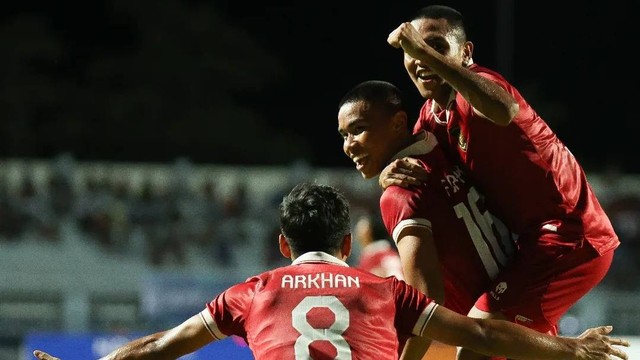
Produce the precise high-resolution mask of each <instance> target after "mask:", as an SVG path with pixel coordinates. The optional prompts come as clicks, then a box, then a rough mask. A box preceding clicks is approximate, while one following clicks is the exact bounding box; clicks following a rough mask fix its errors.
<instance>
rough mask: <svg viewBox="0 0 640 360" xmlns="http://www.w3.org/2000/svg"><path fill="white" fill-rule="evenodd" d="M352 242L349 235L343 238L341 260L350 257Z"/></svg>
mask: <svg viewBox="0 0 640 360" xmlns="http://www.w3.org/2000/svg"><path fill="white" fill-rule="evenodd" d="M352 241H353V239H352V237H351V233H349V234H347V235H345V236H344V240H343V241H342V260H346V259H347V258H348V257H349V255H351V249H352V246H351V245H352V244H351V242H352Z"/></svg>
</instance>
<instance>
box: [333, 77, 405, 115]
mask: <svg viewBox="0 0 640 360" xmlns="http://www.w3.org/2000/svg"><path fill="white" fill-rule="evenodd" d="M358 101H364V102H367V103H369V104H371V105H373V106H379V107H380V108H381V109H382V110H384V111H385V112H386V113H388V114H389V115H393V114H395V113H397V112H398V111H406V110H405V104H404V101H403V100H402V92H401V91H400V89H398V87H397V86H395V85H393V84H391V83H389V82H386V81H381V80H367V81H363V82H361V83H360V84H358V85H356V86H354V87H353V88H351V90H349V91H348V92H347V93H346V94H345V95H344V96H343V97H342V99H341V100H340V103H339V105H338V108H342V106H344V105H345V104H348V103H354V102H358Z"/></svg>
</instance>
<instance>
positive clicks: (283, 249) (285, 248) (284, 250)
mask: <svg viewBox="0 0 640 360" xmlns="http://www.w3.org/2000/svg"><path fill="white" fill-rule="evenodd" d="M278 245H280V253H281V254H282V256H284V257H286V258H287V259H291V248H290V247H289V243H288V242H287V238H285V237H284V235H282V234H280V235H278Z"/></svg>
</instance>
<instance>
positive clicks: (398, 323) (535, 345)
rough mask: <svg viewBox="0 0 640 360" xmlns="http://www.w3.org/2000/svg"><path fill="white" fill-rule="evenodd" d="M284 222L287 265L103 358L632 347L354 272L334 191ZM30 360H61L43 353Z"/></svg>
mask: <svg viewBox="0 0 640 360" xmlns="http://www.w3.org/2000/svg"><path fill="white" fill-rule="evenodd" d="M280 224H281V229H282V234H281V235H280V237H279V244H280V250H281V252H282V254H283V255H284V256H286V257H288V258H291V259H292V260H293V263H292V264H291V265H289V266H285V267H281V268H278V269H275V270H272V271H267V272H265V273H262V274H259V275H257V276H255V277H252V278H250V279H248V280H247V281H246V282H244V283H242V284H238V285H235V286H232V287H231V288H229V289H227V290H226V291H224V292H223V293H222V294H220V295H218V296H217V297H216V298H215V299H214V300H213V301H211V302H210V303H208V304H207V306H206V308H205V309H204V310H203V311H202V312H200V313H199V314H196V315H194V316H193V317H191V318H189V319H188V320H186V321H185V322H183V323H182V324H180V325H178V326H176V327H175V328H172V329H169V330H167V331H163V332H159V333H156V334H152V335H148V336H146V337H142V338H139V339H136V340H133V341H131V342H129V343H127V344H125V345H123V346H122V347H120V348H118V349H116V350H114V351H113V352H112V353H111V354H109V355H107V356H106V357H105V358H104V359H110V360H116V359H159V358H162V359H177V358H179V357H181V356H183V355H186V354H189V353H191V352H194V351H195V350H197V349H199V348H201V347H203V346H205V345H207V344H209V343H211V342H213V341H216V340H219V339H222V338H225V337H227V336H230V335H237V336H241V337H243V338H244V339H245V340H246V341H247V343H248V344H249V347H250V348H251V350H252V351H253V354H254V356H255V358H256V360H263V359H273V360H289V359H291V360H294V359H344V360H348V359H361V360H364V359H397V358H398V349H399V347H401V345H402V343H401V341H402V339H403V338H406V337H410V336H428V337H432V338H434V339H437V340H439V341H442V342H445V343H449V344H453V345H464V346H466V347H469V348H472V349H475V350H476V351H480V352H482V353H487V354H505V355H509V356H512V357H515V358H521V359H533V358H535V359H537V360H539V359H563V360H564V359H580V360H586V359H588V360H601V359H609V355H615V356H618V357H620V358H621V359H626V358H627V357H626V354H625V353H624V352H623V351H622V350H620V349H619V348H616V347H615V345H622V346H628V343H627V342H626V341H625V340H622V339H616V338H612V337H609V336H608V335H607V334H608V333H609V332H610V331H611V327H608V326H603V327H598V328H592V329H588V330H587V331H585V333H583V335H582V336H580V337H578V338H564V337H552V336H549V335H546V334H541V333H538V332H535V331H533V330H529V329H527V328H525V327H523V326H519V325H516V324H512V323H509V322H506V321H495V320H484V319H473V318H470V317H467V316H464V315H460V314H457V313H455V312H453V311H451V310H448V309H446V308H445V307H442V306H438V305H437V304H436V303H435V302H434V301H433V300H432V299H430V298H428V297H427V296H426V295H424V294H423V293H421V292H420V291H419V290H417V289H415V288H413V287H411V286H409V285H408V284H407V283H405V282H404V281H401V280H398V279H397V278H395V277H393V276H391V277H387V278H381V277H378V276H376V275H374V274H371V273H368V272H366V271H362V270H358V269H354V268H350V267H349V266H348V265H347V263H345V262H344V260H345V259H346V258H347V256H348V255H349V253H350V251H351V234H350V233H349V227H350V214H349V204H348V202H347V200H346V198H345V197H344V195H343V194H342V193H340V192H339V191H338V190H336V189H335V188H333V187H330V186H326V185H318V184H309V183H302V184H300V185H298V186H296V187H294V189H293V190H292V191H291V192H290V193H289V194H288V195H287V196H286V197H285V198H284V199H283V202H282V203H281V206H280ZM34 356H36V357H37V358H38V359H41V360H56V359H57V358H55V357H53V356H52V355H49V354H47V353H45V352H43V351H41V350H35V351H34Z"/></svg>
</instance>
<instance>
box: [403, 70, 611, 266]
mask: <svg viewBox="0 0 640 360" xmlns="http://www.w3.org/2000/svg"><path fill="white" fill-rule="evenodd" d="M469 69H470V70H472V71H474V72H476V73H478V74H479V75H481V76H483V77H485V78H488V79H490V80H491V81H493V82H495V83H497V84H498V85H500V86H501V87H503V88H504V89H505V90H507V91H508V92H509V93H510V94H511V95H512V96H513V97H514V98H515V99H516V100H517V102H518V104H519V105H520V111H519V113H518V115H517V116H516V117H515V118H514V119H513V121H512V122H511V123H510V124H509V125H508V126H505V127H501V126H498V125H495V124H493V123H492V122H491V121H490V120H487V119H485V118H482V117H481V116H479V115H477V114H476V113H475V112H474V110H473V108H472V106H471V105H470V104H469V102H468V101H467V100H465V99H464V98H463V97H462V95H460V94H458V93H454V94H452V98H451V101H450V102H449V105H448V106H447V109H446V110H445V111H444V112H443V113H441V114H440V115H435V114H434V111H433V109H434V108H433V106H434V104H435V103H434V102H433V101H432V100H430V99H429V100H427V101H426V102H425V104H424V105H423V107H422V109H421V111H420V115H419V118H418V121H417V122H416V125H415V128H414V130H415V131H416V132H417V131H420V130H427V131H430V132H432V133H434V134H435V135H436V137H437V138H438V141H439V143H440V144H442V145H443V146H444V147H445V148H446V150H445V151H446V152H447V154H448V155H450V156H452V159H453V161H454V162H457V163H460V164H462V165H463V167H464V169H465V170H467V171H468V173H469V176H470V178H471V180H472V181H473V182H474V184H475V185H476V186H477V187H478V189H479V190H480V191H481V192H482V193H483V194H484V195H485V196H486V201H487V206H488V207H489V209H491V211H492V212H493V213H494V214H495V215H496V216H498V217H499V218H500V219H502V220H503V221H504V222H505V224H506V225H507V226H508V227H509V228H510V229H511V231H513V232H515V233H518V234H519V235H525V234H526V235H533V237H534V238H537V237H538V236H536V235H537V234H544V233H549V232H551V233H558V234H560V235H563V240H562V241H564V242H570V243H574V244H581V243H582V242H583V240H586V241H587V242H589V243H590V244H591V245H592V247H593V248H595V249H596V250H597V251H598V253H600V254H603V253H605V252H607V251H608V250H611V249H614V248H616V247H617V246H618V244H619V240H618V237H617V235H616V234H615V232H614V230H613V227H612V226H611V223H610V221H609V218H608V217H607V215H606V214H605V212H604V210H603V209H602V207H601V206H600V203H599V202H598V200H597V199H596V196H595V194H594V192H593V190H592V188H591V186H590V184H589V183H588V181H587V178H586V175H585V173H584V171H583V169H582V167H581V166H580V164H579V163H578V161H577V160H576V159H575V157H574V156H573V154H571V152H570V151H569V150H568V149H567V147H566V146H565V145H564V144H563V143H562V142H561V141H560V140H559V139H558V137H557V136H556V135H555V133H554V132H553V131H552V130H551V128H549V126H548V125H547V124H546V123H545V121H544V120H543V119H542V118H541V117H540V116H539V115H538V114H537V113H536V112H535V111H534V110H533V108H532V107H531V106H530V105H529V104H528V103H527V102H526V101H525V99H524V98H523V97H522V96H521V95H520V93H519V92H518V90H516V89H515V88H514V87H513V86H512V85H511V84H509V83H508V82H507V81H506V80H505V79H504V78H503V77H502V76H501V75H500V74H498V73H496V72H494V71H491V70H489V69H486V68H483V67H481V66H478V65H475V64H474V65H471V66H470V67H469ZM530 237H531V236H527V238H530Z"/></svg>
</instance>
